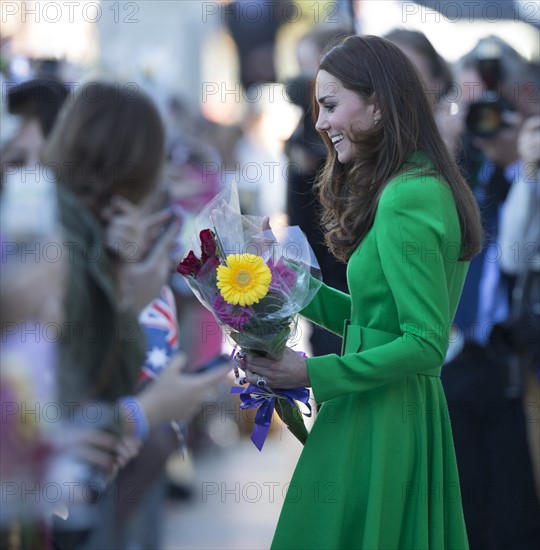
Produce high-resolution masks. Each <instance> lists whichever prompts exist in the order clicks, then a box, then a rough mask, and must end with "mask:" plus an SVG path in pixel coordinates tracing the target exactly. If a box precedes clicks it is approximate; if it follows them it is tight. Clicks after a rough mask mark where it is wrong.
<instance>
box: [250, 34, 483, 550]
mask: <svg viewBox="0 0 540 550" xmlns="http://www.w3.org/2000/svg"><path fill="white" fill-rule="evenodd" d="M314 109H315V113H316V115H317V117H318V118H317V125H316V127H317V130H318V131H319V132H320V133H321V135H322V137H323V139H324V141H325V143H326V145H327V148H328V157H327V161H326V165H325V168H324V170H323V172H322V174H321V177H320V181H319V182H318V190H319V194H320V199H321V204H322V205H323V213H322V222H323V225H324V229H325V234H326V242H327V245H328V247H329V248H330V250H331V251H332V252H333V253H334V255H335V256H336V257H337V258H339V259H340V260H342V261H345V262H347V264H348V266H347V279H348V284H349V289H350V295H347V294H344V293H342V292H339V291H337V290H334V289H332V288H329V287H327V286H325V285H323V286H322V287H321V289H320V290H319V292H318V293H317V295H316V297H315V299H314V300H313V302H312V303H311V304H310V305H309V306H308V307H307V308H306V309H305V310H304V311H303V312H302V313H303V315H305V316H306V317H307V318H308V319H310V320H311V321H314V322H316V323H318V324H320V325H321V326H323V327H325V328H327V329H329V330H331V331H333V332H335V333H336V334H339V335H340V336H342V337H343V350H342V354H341V356H338V355H326V356H323V357H313V358H309V359H304V358H302V357H301V356H299V355H298V354H296V353H295V352H294V351H292V350H290V349H287V350H286V352H285V354H284V355H283V357H282V358H281V359H280V360H278V361H270V360H269V359H265V358H258V357H251V356H249V357H248V358H247V369H248V374H247V379H248V381H249V382H252V383H256V382H257V379H258V378H259V377H261V376H262V377H264V378H265V379H266V381H267V383H268V385H269V386H271V387H278V388H294V387H299V386H311V387H312V389H313V394H314V396H315V400H316V401H317V403H320V404H322V407H321V409H320V412H319V414H318V416H317V419H316V421H315V424H314V426H313V428H312V431H311V433H310V435H309V437H308V440H307V442H306V445H305V448H304V450H303V453H302V455H301V457H300V460H299V462H298V465H297V467H296V470H295V473H294V476H293V479H292V481H291V485H290V487H289V491H288V494H287V497H286V499H285V503H284V506H283V510H282V513H281V516H280V519H279V523H278V526H277V530H276V533H275V536H274V540H273V548H284V549H285V548H291V549H292V548H295V549H297V548H310V549H312V548H313V549H315V548H317V549H318V548H320V549H322V548H325V549H341V548H342V549H353V548H356V549H363V550H395V549H414V550H419V549H430V550H433V549H436V550H439V549H441V550H442V549H455V550H464V549H466V548H467V547H468V543H467V535H466V531H465V524H464V520H463V512H462V507H461V498H460V489H459V479H458V472H457V466H456V460H455V455H454V446H453V441H452V432H451V427H450V420H449V418H448V412H447V407H446V400H445V396H444V393H443V388H442V385H441V380H440V371H441V365H442V364H443V361H444V357H445V354H446V350H447V348H448V343H449V330H450V326H451V323H452V319H453V317H454V314H455V311H456V307H457V303H458V300H459V296H460V293H461V289H462V286H463V281H464V279H465V275H466V272H467V268H468V261H469V260H470V259H471V258H472V257H473V256H474V255H475V254H476V253H477V252H478V251H479V249H480V246H481V228H480V221H479V214H478V211H477V207H476V203H475V201H474V198H473V196H472V194H471V192H470V190H469V188H468V186H467V184H466V182H465V181H464V180H463V178H462V177H461V175H460V173H459V170H458V168H457V167H456V165H455V163H454V161H453V160H452V158H451V156H450V155H449V153H448V151H447V150H446V148H445V145H444V143H443V141H442V139H441V137H440V135H439V133H438V131H437V128H436V125H435V122H434V120H433V115H432V113H431V110H430V106H429V103H428V100H427V98H426V95H425V93H424V90H423V89H422V84H421V82H420V79H419V77H418V75H417V73H416V70H415V69H414V67H413V66H412V64H411V63H410V61H409V60H408V59H407V58H406V57H405V55H403V53H402V52H401V51H400V50H399V49H398V48H397V47H396V46H394V45H393V44H391V43H390V42H388V41H386V40H384V39H382V38H378V37H374V36H365V37H359V36H354V37H349V38H347V39H346V40H345V41H344V42H343V43H342V44H340V45H338V46H336V47H334V48H332V49H331V50H330V51H329V52H328V53H327V54H326V55H325V56H324V57H323V59H322V61H321V65H320V70H319V73H318V76H317V82H316V89H315V98H314Z"/></svg>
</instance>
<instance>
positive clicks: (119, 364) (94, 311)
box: [43, 82, 227, 546]
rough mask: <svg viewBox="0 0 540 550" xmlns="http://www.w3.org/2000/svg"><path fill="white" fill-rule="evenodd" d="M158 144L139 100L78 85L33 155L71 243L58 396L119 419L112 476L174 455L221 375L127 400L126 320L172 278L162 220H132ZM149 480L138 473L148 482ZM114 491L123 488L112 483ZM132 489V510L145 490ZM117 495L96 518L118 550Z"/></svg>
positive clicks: (132, 350)
mask: <svg viewBox="0 0 540 550" xmlns="http://www.w3.org/2000/svg"><path fill="white" fill-rule="evenodd" d="M164 144H165V137H164V128H163V123H162V120H161V117H160V115H159V113H158V111H157V109H156V107H155V106H154V104H153V103H152V102H151V100H150V99H149V98H148V97H147V96H146V95H145V94H143V93H142V92H140V91H138V90H137V91H135V92H134V91H133V90H132V89H131V88H130V89H129V90H126V89H123V88H122V87H118V86H114V85H113V84H109V83H107V82H89V83H87V84H85V85H84V86H83V87H82V88H81V89H80V90H79V91H78V92H77V94H76V95H75V98H74V100H73V102H72V103H70V104H69V105H68V106H67V108H66V109H65V110H63V111H62V113H61V115H60V117H59V120H58V122H57V124H56V125H55V127H54V130H53V132H52V134H51V136H50V138H49V140H48V142H47V144H46V147H45V149H44V152H43V161H44V162H45V163H48V164H50V165H54V166H57V167H61V168H62V170H60V171H59V172H58V176H57V179H58V201H59V211H60V219H61V222H62V227H63V231H64V238H65V241H66V242H68V243H71V249H70V262H69V272H68V282H67V285H66V293H65V319H66V322H67V323H69V326H71V327H73V330H71V331H69V333H68V332H66V333H65V334H63V338H62V341H61V354H60V364H59V395H60V399H61V400H62V402H71V403H73V402H75V403H77V404H78V406H83V405H84V404H85V403H87V402H88V401H95V402H98V403H101V404H103V408H104V409H107V408H108V409H109V410H111V407H114V406H116V405H115V403H119V411H120V414H119V415H114V418H112V419H111V423H109V424H108V425H107V426H105V427H106V429H107V430H108V431H111V432H112V433H114V434H115V435H116V436H117V437H119V445H118V457H117V462H118V465H119V466H124V465H125V464H126V463H127V462H128V461H129V460H130V459H131V458H133V457H134V456H136V455H137V454H138V453H139V451H140V449H141V444H142V443H143V442H144V443H145V445H144V446H143V448H142V450H141V451H140V452H141V454H140V456H139V457H138V459H139V460H142V457H143V455H144V453H145V449H146V450H147V451H148V453H149V454H150V455H151V456H160V457H163V456H165V457H166V456H167V449H170V450H172V449H174V448H175V447H176V446H177V445H178V442H177V438H176V433H175V432H174V431H173V430H172V429H170V428H169V427H168V423H167V421H168V420H173V419H183V420H187V419H189V417H190V416H191V415H192V414H193V413H194V412H195V411H196V409H197V407H198V406H199V404H200V403H201V402H202V400H203V398H204V395H205V394H206V392H207V389H208V387H209V386H212V384H213V383H215V382H216V381H217V380H218V379H220V378H221V377H222V376H224V374H225V372H226V369H227V367H224V368H221V369H219V370H216V371H215V372H212V373H206V374H201V375H192V374H182V372H181V371H182V370H183V369H184V367H185V359H184V358H181V357H176V358H174V359H173V360H172V361H171V364H170V365H169V366H168V367H167V369H166V370H165V371H164V372H163V374H162V375H161V376H160V377H158V379H157V380H156V381H155V382H154V383H152V384H150V385H149V386H147V387H146V388H145V389H143V390H142V391H141V392H140V394H136V395H134V394H135V389H136V388H135V386H136V382H137V378H138V375H139V372H140V370H141V367H142V365H143V362H144V358H145V352H146V344H145V339H144V337H143V334H142V331H141V328H140V327H139V323H138V318H137V316H138V313H139V312H140V310H141V309H142V308H143V307H144V306H145V305H147V304H148V302H149V301H150V300H151V299H152V298H155V297H157V296H158V295H159V292H160V290H161V288H162V286H163V284H164V283H165V281H166V280H167V278H168V276H169V274H170V273H171V271H172V269H173V267H174V265H173V261H172V259H171V257H170V249H171V247H172V245H173V243H174V240H175V238H176V235H177V233H178V230H179V222H178V221H177V220H176V218H175V217H174V216H173V214H172V212H170V211H169V212H158V213H157V214H151V215H150V217H147V216H146V217H145V216H143V215H142V211H143V205H144V202H145V201H147V200H149V199H150V197H151V196H152V194H153V193H154V192H155V189H156V186H157V183H158V181H159V177H160V174H161V170H162V164H163V160H164ZM92 331H93V332H92ZM152 428H154V429H152ZM148 453H146V454H147V455H148ZM157 468H158V467H157V466H156V465H155V464H153V463H147V468H146V469H147V470H148V471H151V470H157ZM120 476H122V472H121V473H120ZM118 483H119V484H120V485H119V486H120V487H123V485H122V484H121V478H120V479H119V481H118ZM137 483H138V485H137V487H138V489H139V494H138V500H140V499H141V498H142V496H143V494H144V490H145V483H144V480H142V479H138V480H137ZM122 495H123V493H121V497H120V498H119V499H118V502H117V504H118V505H119V508H117V509H116V511H113V513H112V514H109V515H108V516H107V518H108V522H109V525H112V532H110V533H108V534H107V537H108V539H107V540H106V541H105V542H106V543H107V544H109V545H115V544H121V543H120V542H119V539H117V538H116V537H118V536H120V533H119V532H118V531H119V528H120V527H121V525H119V524H118V523H119V522H118V521H117V519H118V515H117V514H122V512H121V508H122V505H125V504H126V503H127V504H129V502H128V501H126V499H124V498H123V497H122ZM122 517H123V516H122ZM102 519H103V522H102V524H101V523H100V524H99V527H100V528H102V529H103V524H105V523H106V522H105V519H106V518H105V517H104V518H102ZM94 527H95V526H94ZM60 542H61V543H62V541H60ZM63 544H64V545H68V546H69V545H70V544H71V543H70V542H69V539H67V540H63Z"/></svg>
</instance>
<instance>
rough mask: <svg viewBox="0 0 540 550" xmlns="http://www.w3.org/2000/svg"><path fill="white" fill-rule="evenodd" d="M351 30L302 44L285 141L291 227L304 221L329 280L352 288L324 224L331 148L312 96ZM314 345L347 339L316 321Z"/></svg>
mask: <svg viewBox="0 0 540 550" xmlns="http://www.w3.org/2000/svg"><path fill="white" fill-rule="evenodd" d="M346 34H347V32H346V31H345V30H343V29H339V28H331V29H327V28H325V27H316V28H314V29H312V30H311V31H309V32H308V33H307V34H305V35H304V36H303V37H302V38H300V40H299V41H298V44H297V46H296V56H297V59H298V64H299V67H300V73H299V75H298V76H297V77H296V78H293V79H291V80H289V81H288V82H287V90H288V93H289V97H290V100H291V101H293V102H294V103H295V104H297V105H298V106H299V107H301V108H302V111H303V115H302V118H301V120H300V122H299V124H298V126H297V128H296V129H295V131H294V132H293V134H292V135H291V137H290V138H289V139H288V141H287V143H286V144H285V150H286V153H287V159H288V162H289V166H288V171H287V215H288V218H289V224H290V225H298V226H299V227H300V229H302V231H303V232H304V233H305V234H306V237H307V239H308V241H309V243H310V245H311V247H312V249H313V252H314V253H315V256H316V258H317V260H318V262H319V266H320V268H321V273H322V276H323V281H324V282H325V283H326V284H327V285H329V286H331V287H333V288H337V289H338V290H342V291H343V292H346V291H347V278H346V274H345V267H346V266H345V264H344V263H341V262H338V261H337V260H336V258H335V256H333V255H332V254H331V253H330V252H329V250H328V248H327V247H326V245H325V244H324V235H323V232H322V230H321V226H320V223H319V217H320V211H321V204H320V202H319V199H318V197H317V194H316V192H315V189H314V185H315V181H316V179H317V177H318V175H319V172H320V171H321V169H322V167H323V165H324V157H325V147H324V142H323V141H322V139H321V137H320V136H319V133H318V132H317V130H316V129H315V124H314V121H313V113H312V110H311V104H310V103H311V94H312V91H313V86H314V83H315V78H316V76H317V70H318V67H319V61H320V58H321V55H322V53H323V52H324V50H325V48H327V47H328V45H330V44H332V42H333V41H334V42H335V41H337V40H338V39H339V38H340V37H343V36H345V35H346ZM311 328H312V331H311V336H310V343H311V349H312V353H313V355H314V356H319V355H326V354H328V353H339V351H340V349H341V343H342V342H341V338H339V337H338V336H336V335H335V334H333V333H332V332H329V331H327V330H325V329H324V328H322V327H320V326H319V325H317V324H315V323H311Z"/></svg>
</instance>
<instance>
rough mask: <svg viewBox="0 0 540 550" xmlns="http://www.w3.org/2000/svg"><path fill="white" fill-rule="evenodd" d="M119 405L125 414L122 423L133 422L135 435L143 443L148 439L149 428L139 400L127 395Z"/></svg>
mask: <svg viewBox="0 0 540 550" xmlns="http://www.w3.org/2000/svg"><path fill="white" fill-rule="evenodd" d="M119 405H120V407H121V408H122V409H123V410H124V412H125V417H124V422H135V435H136V436H137V437H138V438H139V439H140V440H141V441H144V440H145V439H146V438H147V437H148V432H149V426H148V419H147V418H146V414H145V412H144V409H143V408H142V406H141V404H140V402H139V400H138V399H137V398H135V397H133V396H132V395H127V396H126V397H122V398H121V399H120V401H119Z"/></svg>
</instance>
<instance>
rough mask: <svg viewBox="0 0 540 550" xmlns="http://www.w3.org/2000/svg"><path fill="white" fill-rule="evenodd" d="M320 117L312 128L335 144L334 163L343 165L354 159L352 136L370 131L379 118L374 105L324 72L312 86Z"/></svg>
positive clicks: (354, 147)
mask: <svg viewBox="0 0 540 550" xmlns="http://www.w3.org/2000/svg"><path fill="white" fill-rule="evenodd" d="M315 93H316V94H317V96H316V97H317V101H318V103H319V116H318V118H317V124H316V125H315V127H316V128H317V130H318V131H319V132H325V133H326V134H328V137H329V138H330V140H331V141H332V143H333V144H334V148H335V150H336V153H337V159H338V161H339V162H340V163H341V164H346V163H348V162H350V161H351V160H353V159H354V157H355V153H356V145H355V144H354V143H353V141H352V139H354V138H353V136H354V132H355V131H358V130H368V129H369V128H372V127H373V125H374V124H375V121H376V120H378V119H379V118H380V112H379V110H378V109H377V108H376V106H375V104H373V103H369V102H368V101H366V100H365V99H362V98H361V97H360V95H359V94H358V93H357V92H355V91H353V90H349V89H347V88H345V86H344V85H343V83H342V82H341V81H340V80H339V79H337V78H336V77H335V76H333V75H331V74H330V73H329V72H327V71H323V70H321V71H319V73H318V74H317V82H316V86H315Z"/></svg>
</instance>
